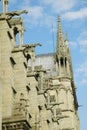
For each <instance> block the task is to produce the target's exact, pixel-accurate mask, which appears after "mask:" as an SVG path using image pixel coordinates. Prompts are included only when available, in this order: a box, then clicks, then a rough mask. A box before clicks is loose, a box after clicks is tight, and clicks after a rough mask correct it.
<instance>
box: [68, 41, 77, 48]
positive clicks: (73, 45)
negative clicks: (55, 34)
mask: <svg viewBox="0 0 87 130" xmlns="http://www.w3.org/2000/svg"><path fill="white" fill-rule="evenodd" d="M69 45H70V47H72V48H74V49H75V48H76V47H77V43H76V42H74V41H70V42H69Z"/></svg>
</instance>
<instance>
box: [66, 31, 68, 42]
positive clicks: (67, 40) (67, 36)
mask: <svg viewBox="0 0 87 130" xmlns="http://www.w3.org/2000/svg"><path fill="white" fill-rule="evenodd" d="M66 40H67V41H68V33H67V32H66Z"/></svg>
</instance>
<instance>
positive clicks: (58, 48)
mask: <svg viewBox="0 0 87 130" xmlns="http://www.w3.org/2000/svg"><path fill="white" fill-rule="evenodd" d="M63 47H64V38H63V33H62V27H61V20H60V16H59V15H58V29H57V43H56V51H57V53H59V52H61V51H62V50H63V49H62V48H63Z"/></svg>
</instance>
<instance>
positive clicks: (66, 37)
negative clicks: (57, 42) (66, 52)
mask: <svg viewBox="0 0 87 130" xmlns="http://www.w3.org/2000/svg"><path fill="white" fill-rule="evenodd" d="M65 44H66V45H67V46H68V33H67V32H66V34H65Z"/></svg>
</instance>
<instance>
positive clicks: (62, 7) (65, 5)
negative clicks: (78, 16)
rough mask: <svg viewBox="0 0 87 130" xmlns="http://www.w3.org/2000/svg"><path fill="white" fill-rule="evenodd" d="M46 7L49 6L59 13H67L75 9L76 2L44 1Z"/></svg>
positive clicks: (71, 0)
mask: <svg viewBox="0 0 87 130" xmlns="http://www.w3.org/2000/svg"><path fill="white" fill-rule="evenodd" d="M41 2H43V3H44V4H46V5H49V6H50V7H51V9H52V10H53V11H54V12H56V13H59V12H60V11H67V10H70V9H71V8H72V7H74V5H75V3H76V0H42V1H41Z"/></svg>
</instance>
